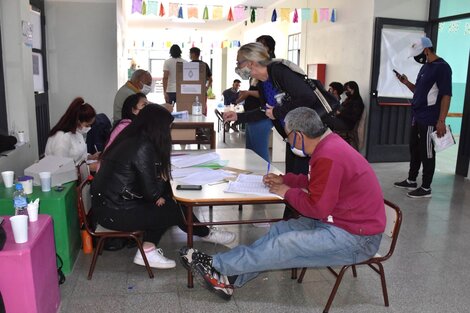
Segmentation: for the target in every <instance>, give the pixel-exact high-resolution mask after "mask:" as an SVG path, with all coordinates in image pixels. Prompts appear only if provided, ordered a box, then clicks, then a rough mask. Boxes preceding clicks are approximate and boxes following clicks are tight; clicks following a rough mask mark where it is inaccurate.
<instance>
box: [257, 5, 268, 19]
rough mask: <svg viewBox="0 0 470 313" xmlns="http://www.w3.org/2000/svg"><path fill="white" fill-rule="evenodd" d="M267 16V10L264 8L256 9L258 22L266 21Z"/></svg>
mask: <svg viewBox="0 0 470 313" xmlns="http://www.w3.org/2000/svg"><path fill="white" fill-rule="evenodd" d="M266 15H267V10H266V9H263V8H257V9H256V19H257V20H258V21H263V22H265V21H266Z"/></svg>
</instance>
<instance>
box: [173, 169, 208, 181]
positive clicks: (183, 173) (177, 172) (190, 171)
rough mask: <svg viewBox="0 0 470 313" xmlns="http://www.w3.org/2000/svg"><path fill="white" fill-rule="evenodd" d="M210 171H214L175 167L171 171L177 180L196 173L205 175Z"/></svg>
mask: <svg viewBox="0 0 470 313" xmlns="http://www.w3.org/2000/svg"><path fill="white" fill-rule="evenodd" d="M209 171H212V169H210V168H207V167H185V168H177V167H173V168H172V169H171V176H172V177H173V178H175V179H176V178H183V177H186V176H188V175H191V174H194V173H204V172H209Z"/></svg>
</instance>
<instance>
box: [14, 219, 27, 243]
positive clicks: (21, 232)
mask: <svg viewBox="0 0 470 313" xmlns="http://www.w3.org/2000/svg"><path fill="white" fill-rule="evenodd" d="M10 222H11V228H12V229H13V237H14V238H15V242H16V243H25V242H27V241H28V216H27V215H15V216H12V217H10Z"/></svg>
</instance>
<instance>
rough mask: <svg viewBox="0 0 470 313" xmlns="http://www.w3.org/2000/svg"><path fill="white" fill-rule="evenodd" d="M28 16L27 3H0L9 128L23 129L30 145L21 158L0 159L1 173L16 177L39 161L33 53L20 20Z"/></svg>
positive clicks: (10, 156)
mask: <svg viewBox="0 0 470 313" xmlns="http://www.w3.org/2000/svg"><path fill="white" fill-rule="evenodd" d="M29 15H30V6H29V1H28V0H16V1H4V0H2V1H0V24H1V28H2V48H3V67H4V76H5V96H6V104H7V119H8V129H9V131H10V132H11V131H14V132H15V133H16V132H17V131H19V130H23V131H24V132H25V135H26V139H28V140H29V142H30V143H28V144H26V145H25V147H27V149H22V150H23V152H25V153H23V154H22V155H20V156H19V155H18V153H19V152H18V151H14V152H13V153H12V154H10V155H9V156H8V157H6V158H9V159H10V160H6V158H5V157H2V158H0V170H2V171H3V170H6V169H12V170H14V171H15V172H16V174H17V175H19V174H23V169H24V168H25V167H27V166H28V165H30V164H31V163H33V162H34V161H35V160H36V159H38V147H37V133H36V110H35V104H34V91H33V70H32V69H33V67H32V52H31V48H30V47H28V46H26V45H25V44H24V43H23V38H22V28H21V21H29ZM12 161H13V162H12Z"/></svg>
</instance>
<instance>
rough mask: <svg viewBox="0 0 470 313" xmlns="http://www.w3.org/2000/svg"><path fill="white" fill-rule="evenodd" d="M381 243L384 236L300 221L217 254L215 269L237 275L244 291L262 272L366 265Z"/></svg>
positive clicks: (283, 224)
mask: <svg viewBox="0 0 470 313" xmlns="http://www.w3.org/2000/svg"><path fill="white" fill-rule="evenodd" d="M381 239H382V234H378V235H373V236H359V235H353V234H350V233H348V232H347V231H345V230H344V229H342V228H339V227H336V226H334V225H331V224H327V223H323V222H321V221H318V220H315V219H311V218H307V217H300V218H298V219H290V220H287V221H280V222H277V223H275V224H273V225H272V226H271V228H270V230H269V232H268V233H267V234H266V235H264V236H263V237H261V238H259V239H258V240H257V241H255V242H254V243H253V244H251V245H250V246H244V245H240V246H237V247H235V248H234V249H232V250H230V251H228V252H224V253H219V254H216V255H215V256H214V257H213V262H212V266H213V267H214V268H215V269H216V270H218V271H219V272H220V273H221V274H224V275H227V276H233V275H238V277H237V279H236V281H235V283H234V285H235V286H236V287H241V286H243V285H244V284H245V283H247V282H248V281H250V280H251V279H253V278H255V277H256V276H258V274H259V272H261V271H266V270H276V269H289V268H302V267H325V266H335V265H347V264H353V263H357V262H362V261H365V260H367V259H369V258H370V257H372V256H373V255H374V254H375V253H376V252H377V250H378V249H379V245H380V241H381Z"/></svg>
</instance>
